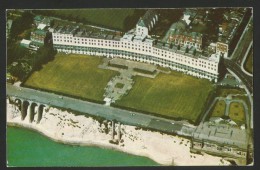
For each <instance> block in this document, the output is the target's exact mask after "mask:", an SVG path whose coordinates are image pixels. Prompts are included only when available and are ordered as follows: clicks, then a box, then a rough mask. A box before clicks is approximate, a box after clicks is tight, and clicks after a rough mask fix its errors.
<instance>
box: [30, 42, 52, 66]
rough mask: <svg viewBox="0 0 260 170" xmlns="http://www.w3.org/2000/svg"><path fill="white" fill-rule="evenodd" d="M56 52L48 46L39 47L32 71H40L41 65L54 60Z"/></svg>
mask: <svg viewBox="0 0 260 170" xmlns="http://www.w3.org/2000/svg"><path fill="white" fill-rule="evenodd" d="M55 54H56V51H55V50H54V49H53V47H52V46H51V45H49V44H47V45H44V46H42V47H40V48H39V49H38V51H37V53H36V61H35V63H34V64H35V65H34V67H33V69H34V70H40V69H41V67H42V65H43V64H46V63H47V62H49V61H51V60H53V59H54V56H55Z"/></svg>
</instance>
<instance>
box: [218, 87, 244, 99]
mask: <svg viewBox="0 0 260 170" xmlns="http://www.w3.org/2000/svg"><path fill="white" fill-rule="evenodd" d="M245 93H246V92H245V90H243V89H235V88H229V89H226V88H223V89H219V90H218V92H217V96H219V97H227V96H228V95H229V94H245Z"/></svg>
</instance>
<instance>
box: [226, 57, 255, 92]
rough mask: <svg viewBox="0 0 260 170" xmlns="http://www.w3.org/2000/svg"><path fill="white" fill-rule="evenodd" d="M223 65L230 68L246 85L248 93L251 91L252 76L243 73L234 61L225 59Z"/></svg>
mask: <svg viewBox="0 0 260 170" xmlns="http://www.w3.org/2000/svg"><path fill="white" fill-rule="evenodd" d="M225 65H226V67H227V68H229V69H230V70H232V71H233V72H234V73H235V74H236V75H237V76H238V77H239V78H240V79H241V81H242V82H243V83H244V84H245V85H246V87H247V88H248V90H249V91H250V93H252V92H253V78H252V77H251V76H248V75H247V74H245V73H244V72H243V71H242V70H241V68H240V66H239V65H238V64H237V63H235V62H234V61H230V60H225Z"/></svg>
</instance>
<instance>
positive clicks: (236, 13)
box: [216, 8, 246, 58]
mask: <svg viewBox="0 0 260 170" xmlns="http://www.w3.org/2000/svg"><path fill="white" fill-rule="evenodd" d="M245 12H246V11H245V9H244V8H238V9H232V10H230V11H229V12H226V13H225V14H223V18H224V21H223V23H221V24H220V25H219V35H218V42H217V46H216V52H217V53H218V54H220V55H222V56H224V57H225V58H226V57H228V56H229V55H230V51H231V49H230V46H231V45H232V43H234V42H233V40H234V37H235V35H236V32H237V30H238V28H239V27H240V25H241V22H242V20H243V18H244V15H245Z"/></svg>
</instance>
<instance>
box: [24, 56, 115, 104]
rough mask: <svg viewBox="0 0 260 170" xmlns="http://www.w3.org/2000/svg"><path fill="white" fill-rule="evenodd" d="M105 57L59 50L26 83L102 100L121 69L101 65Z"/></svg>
mask: <svg viewBox="0 0 260 170" xmlns="http://www.w3.org/2000/svg"><path fill="white" fill-rule="evenodd" d="M101 60H102V59H101V58H99V57H93V56H87V55H74V54H73V55H65V54H57V55H56V57H55V59H54V60H53V61H51V62H49V63H48V64H46V65H44V66H43V68H42V69H41V70H40V71H36V72H34V73H33V74H32V75H31V76H30V77H29V78H28V80H27V81H26V82H25V86H31V87H35V88H41V89H46V90H51V91H56V92H60V93H65V94H69V95H73V96H78V97H82V98H86V99H92V100H98V101H102V100H103V94H104V92H105V90H104V88H105V86H106V85H107V83H108V81H109V80H110V79H111V78H112V77H113V76H115V75H116V74H118V73H117V72H115V71H110V70H103V69H98V68H97V67H98V65H99V64H100V63H101Z"/></svg>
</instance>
